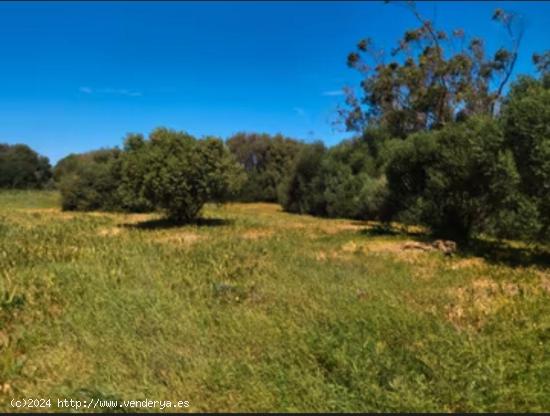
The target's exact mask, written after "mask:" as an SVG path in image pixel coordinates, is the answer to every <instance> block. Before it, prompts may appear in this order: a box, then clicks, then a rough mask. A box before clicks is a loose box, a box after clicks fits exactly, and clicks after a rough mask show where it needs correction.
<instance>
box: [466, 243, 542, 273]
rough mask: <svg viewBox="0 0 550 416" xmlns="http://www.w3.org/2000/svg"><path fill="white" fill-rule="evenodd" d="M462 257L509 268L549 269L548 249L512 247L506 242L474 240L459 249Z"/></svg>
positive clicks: (527, 246) (526, 246)
mask: <svg viewBox="0 0 550 416" xmlns="http://www.w3.org/2000/svg"><path fill="white" fill-rule="evenodd" d="M460 254H462V255H464V256H476V257H483V258H484V259H485V260H486V261H487V262H489V263H493V264H497V265H506V266H510V267H522V266H541V267H550V249H549V248H548V247H546V248H545V247H541V246H529V245H525V246H524V247H514V246H512V245H510V243H507V242H500V241H490V240H481V239H475V240H472V241H471V242H470V243H468V244H467V245H464V246H461V247H460Z"/></svg>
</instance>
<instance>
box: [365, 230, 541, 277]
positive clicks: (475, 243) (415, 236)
mask: <svg viewBox="0 0 550 416" xmlns="http://www.w3.org/2000/svg"><path fill="white" fill-rule="evenodd" d="M355 224H357V225H362V224H363V223H361V222H356V223H355ZM359 234H360V235H362V236H366V237H379V236H401V237H408V238H410V239H412V240H415V241H418V242H423V243H431V242H433V241H434V240H436V239H438V237H437V236H434V235H431V234H430V233H427V232H423V231H418V230H410V229H408V228H407V227H396V226H393V225H389V224H379V225H375V226H370V227H368V228H365V229H363V230H360V231H359ZM457 245H458V250H457V254H458V255H460V256H464V257H470V256H474V257H482V258H484V259H485V260H486V261H487V262H488V263H492V264H495V265H506V266H509V267H525V266H539V267H550V247H548V246H540V245H538V246H537V245H528V244H524V243H519V242H516V243H511V242H506V241H497V240H488V239H481V238H477V239H473V240H471V241H470V242H468V243H460V242H457Z"/></svg>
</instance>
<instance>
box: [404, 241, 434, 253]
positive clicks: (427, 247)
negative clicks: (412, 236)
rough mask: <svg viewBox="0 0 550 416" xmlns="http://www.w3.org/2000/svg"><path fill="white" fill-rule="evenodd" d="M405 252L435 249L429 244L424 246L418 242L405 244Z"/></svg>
mask: <svg viewBox="0 0 550 416" xmlns="http://www.w3.org/2000/svg"><path fill="white" fill-rule="evenodd" d="M403 250H422V251H430V250H433V247H432V246H430V245H428V244H423V243H419V242H416V241H410V242H408V243H405V244H403Z"/></svg>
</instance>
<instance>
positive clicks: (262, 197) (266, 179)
mask: <svg viewBox="0 0 550 416" xmlns="http://www.w3.org/2000/svg"><path fill="white" fill-rule="evenodd" d="M227 145H228V147H229V150H230V151H231V153H233V155H234V156H235V158H236V159H237V161H238V162H239V163H240V164H241V165H242V166H243V168H244V170H245V172H246V175H247V178H246V181H245V183H244V184H243V186H242V188H241V190H240V191H239V192H238V193H237V194H236V195H235V199H237V200H240V201H246V202H251V201H266V202H275V201H277V192H278V190H277V189H278V187H279V185H280V184H281V183H282V182H283V181H284V177H285V176H286V175H288V172H289V170H290V169H291V167H292V163H293V162H294V159H295V158H296V155H297V154H298V152H299V150H300V148H301V146H302V144H301V143H300V142H298V141H297V140H293V139H290V138H287V137H283V136H282V135H280V134H277V135H275V136H270V135H268V134H256V133H250V134H247V133H237V134H235V135H233V136H232V137H230V138H229V139H228V140H227Z"/></svg>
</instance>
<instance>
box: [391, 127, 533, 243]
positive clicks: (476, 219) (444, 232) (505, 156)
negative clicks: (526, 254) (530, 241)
mask: <svg viewBox="0 0 550 416" xmlns="http://www.w3.org/2000/svg"><path fill="white" fill-rule="evenodd" d="M387 177H388V186H389V197H388V198H389V205H390V207H391V209H392V213H393V215H394V216H397V217H398V218H399V219H401V220H404V221H406V222H416V223H422V224H425V225H428V226H429V227H431V229H432V230H433V232H434V233H435V234H437V235H441V236H445V237H450V238H454V239H457V240H467V239H468V238H469V237H471V236H472V235H473V234H475V233H480V232H486V231H492V232H493V233H496V232H500V231H502V230H504V229H505V228H508V227H510V226H512V225H513V226H514V227H524V228H525V227H532V224H529V223H526V222H525V221H522V218H523V217H524V216H525V215H527V214H528V213H531V212H532V207H530V204H529V202H528V201H526V200H525V199H523V198H522V197H521V195H520V194H519V192H518V185H519V181H520V177H519V173H518V171H517V169H516V165H515V161H514V157H513V155H512V152H511V151H510V150H509V149H508V148H507V147H506V146H505V140H504V136H503V134H502V131H501V129H500V128H499V125H498V124H497V123H496V122H495V121H494V120H491V119H488V118H472V119H470V120H468V121H467V122H465V123H458V124H450V125H448V126H447V127H446V128H444V129H442V130H439V131H434V132H423V133H418V134H415V135H413V136H411V137H409V138H408V139H407V140H405V141H404V142H403V144H402V146H400V147H399V148H397V149H396V152H395V154H394V157H393V159H392V160H391V162H390V163H389V165H388V167H387ZM515 232H516V233H525V234H529V233H530V232H531V230H526V229H523V230H520V229H518V228H516V229H515Z"/></svg>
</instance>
